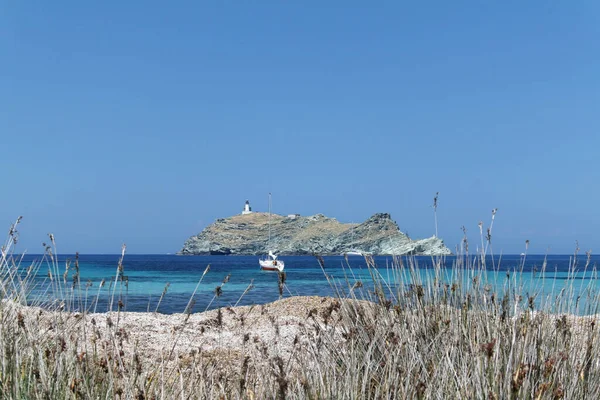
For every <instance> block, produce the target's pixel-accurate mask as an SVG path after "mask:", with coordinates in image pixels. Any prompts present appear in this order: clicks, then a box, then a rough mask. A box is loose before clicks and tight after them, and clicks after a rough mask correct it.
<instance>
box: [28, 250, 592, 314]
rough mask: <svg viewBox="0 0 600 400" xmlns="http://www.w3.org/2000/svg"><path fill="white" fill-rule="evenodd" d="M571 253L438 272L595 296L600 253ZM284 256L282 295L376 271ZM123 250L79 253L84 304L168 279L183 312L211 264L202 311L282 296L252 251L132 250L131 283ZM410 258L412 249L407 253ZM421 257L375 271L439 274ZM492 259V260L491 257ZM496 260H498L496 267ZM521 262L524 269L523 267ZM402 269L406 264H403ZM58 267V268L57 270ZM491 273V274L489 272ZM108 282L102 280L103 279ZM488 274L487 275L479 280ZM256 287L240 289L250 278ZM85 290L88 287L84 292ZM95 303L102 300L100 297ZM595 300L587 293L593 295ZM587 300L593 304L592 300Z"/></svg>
mask: <svg viewBox="0 0 600 400" xmlns="http://www.w3.org/2000/svg"><path fill="white" fill-rule="evenodd" d="M571 257H572V256H568V255H566V256H548V257H547V266H546V270H545V271H544V272H542V266H543V262H544V257H543V256H528V257H527V258H526V259H525V260H523V258H522V257H521V256H518V255H516V256H503V257H502V260H501V262H500V265H499V266H498V263H499V261H500V260H499V259H498V258H496V259H494V260H492V259H491V258H490V257H488V258H487V260H486V265H487V266H488V269H487V270H486V271H484V272H481V271H478V270H475V271H473V270H468V269H461V268H452V266H453V263H455V262H456V258H455V257H446V259H445V264H444V265H445V266H446V268H444V269H442V270H441V271H440V272H439V275H440V276H439V278H440V279H439V282H441V284H444V283H445V284H448V285H451V284H452V283H457V282H458V283H460V284H461V286H463V288H467V287H469V286H470V285H473V284H482V285H483V284H488V285H490V288H489V289H490V290H493V291H502V290H504V291H506V290H510V291H513V292H515V293H518V294H520V295H522V296H534V295H535V298H536V304H538V305H539V304H541V302H542V301H545V302H548V301H549V300H551V299H553V298H555V296H556V295H557V294H558V293H560V291H561V290H562V289H565V288H567V289H569V290H572V291H573V296H572V297H573V298H575V299H576V297H577V296H579V295H581V298H589V293H590V292H589V291H590V290H591V291H592V292H594V293H595V291H596V290H597V286H598V279H597V277H596V275H595V273H594V270H593V269H594V267H595V265H596V263H597V262H598V261H600V257H595V256H594V257H592V258H591V259H590V264H589V267H588V269H587V271H586V270H584V267H585V264H586V260H585V259H584V258H583V257H582V258H581V259H580V260H579V261H578V263H577V265H576V268H575V270H574V271H571V272H569V265H572V263H571ZM73 258H74V256H59V258H58V263H57V265H58V268H59V273H60V275H61V279H62V274H63V273H64V271H65V265H66V260H67V259H71V260H72V261H73ZM282 259H283V260H284V261H285V264H286V285H285V288H284V293H283V295H284V297H289V296H297V295H319V296H331V295H334V294H335V293H334V290H333V289H332V287H331V285H330V283H329V282H328V280H327V279H326V276H325V274H327V276H329V277H330V279H332V280H333V281H335V282H336V283H338V284H339V285H340V287H342V288H344V287H345V288H346V291H347V288H348V284H346V283H345V282H349V284H350V285H352V284H354V282H355V281H361V282H363V283H364V284H365V289H367V290H368V289H369V284H370V283H372V279H371V272H370V271H369V269H368V268H367V264H366V261H365V260H364V259H363V258H362V257H349V258H348V261H346V259H344V257H324V258H323V261H324V268H323V269H322V268H321V266H320V265H319V262H318V260H317V259H316V258H315V257H306V256H302V257H282ZM36 260H37V261H38V262H39V261H43V260H42V256H32V255H28V256H26V257H25V258H24V259H23V261H22V262H21V268H20V269H21V270H22V271H24V270H25V269H26V267H28V266H29V265H31V263H32V262H34V261H36ZM118 260H119V255H81V256H80V258H79V265H80V281H81V286H82V289H81V292H77V293H80V295H81V296H80V297H81V298H82V299H83V300H82V303H81V305H79V306H81V307H85V306H86V301H87V307H88V308H90V307H91V308H96V310H97V311H106V310H107V309H108V307H109V303H110V298H111V295H112V293H113V291H114V292H115V297H114V298H115V300H114V301H115V307H113V308H116V301H117V300H116V299H118V298H120V299H121V300H122V302H123V308H124V309H125V310H127V311H148V310H149V311H154V310H156V309H157V306H158V304H159V299H160V297H161V294H162V293H163V291H164V289H165V285H166V284H167V283H168V284H169V287H168V289H167V292H166V294H165V295H164V298H163V300H162V301H161V302H160V307H159V308H158V311H160V312H163V313H176V312H183V311H184V310H185V309H186V305H187V304H188V301H189V300H190V298H191V295H192V293H193V292H194V290H195V288H196V285H197V283H198V281H199V280H200V279H201V277H202V274H203V272H204V270H205V268H206V267H207V266H208V265H210V271H209V272H208V273H207V274H206V275H205V277H204V279H203V281H202V283H201V284H200V285H199V286H198V290H197V292H196V296H195V297H194V300H195V303H194V305H193V308H192V310H193V312H199V311H204V310H205V309H206V308H207V307H208V306H209V304H210V308H214V307H218V306H231V305H235V304H236V303H238V304H240V305H248V304H263V303H267V302H271V301H274V300H277V299H279V296H280V294H279V285H278V279H279V277H278V274H277V273H273V272H266V271H261V270H260V269H259V267H258V257H254V256H186V257H181V256H173V255H126V256H125V259H124V262H123V266H124V270H123V276H124V277H126V280H127V282H128V283H127V285H124V284H123V283H122V282H118V284H117V285H114V280H115V275H116V270H117V265H118ZM401 260H402V261H403V263H404V264H405V265H408V259H407V258H406V257H403V258H401ZM414 260H416V262H417V265H418V270H417V272H416V275H411V274H410V273H409V271H408V270H407V269H400V270H398V269H395V268H392V261H393V260H392V258H391V257H375V258H374V261H375V262H376V264H377V272H378V274H380V276H381V277H382V279H383V281H384V282H386V283H387V284H389V289H390V292H391V293H394V291H395V290H397V288H398V287H399V285H405V286H406V285H410V284H412V283H418V282H417V281H418V280H422V281H423V282H425V281H427V280H431V279H434V278H435V269H434V268H433V265H434V260H433V259H432V258H431V257H415V258H414ZM492 261H493V262H492ZM492 265H494V266H495V268H494V267H492ZM48 269H49V263H47V262H42V263H41V265H40V267H39V270H38V272H37V277H36V282H37V284H38V286H37V287H36V288H35V290H34V292H33V293H32V298H37V299H40V298H42V299H47V300H49V299H51V298H52V297H53V296H54V295H55V293H57V290H56V289H54V290H53V289H52V287H51V286H49V280H48ZM521 269H522V272H521ZM399 271H400V272H399ZM73 272H74V268H73V264H72V266H71V270H70V272H69V277H68V280H67V282H68V285H67V286H68V288H69V289H70V288H71V281H72V275H73ZM517 272H518V273H517ZM53 275H56V273H54V274H53ZM228 275H229V276H230V277H229V280H228V282H227V283H226V284H224V285H222V295H221V296H220V297H218V298H215V296H214V292H215V288H216V287H217V286H219V285H221V284H222V282H223V280H224V279H225V278H226V277H227V276H228ZM483 275H485V276H483ZM103 279H104V280H105V284H104V286H103V287H100V283H101V282H102V280H103ZM481 282H484V283H481ZM250 284H252V285H253V287H252V288H251V289H250V290H248V291H247V293H246V294H244V295H243V296H242V294H243V293H244V291H245V290H246V289H248V287H249V285H250ZM86 293H87V295H86ZM96 303H97V304H96ZM588 303H589V300H588ZM587 305H588V306H589V305H590V304H587Z"/></svg>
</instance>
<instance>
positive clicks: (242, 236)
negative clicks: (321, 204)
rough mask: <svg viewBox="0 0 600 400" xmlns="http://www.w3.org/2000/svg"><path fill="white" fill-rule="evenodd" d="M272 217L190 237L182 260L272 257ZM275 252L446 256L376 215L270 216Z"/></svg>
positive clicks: (441, 248)
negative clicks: (358, 218)
mask: <svg viewBox="0 0 600 400" xmlns="http://www.w3.org/2000/svg"><path fill="white" fill-rule="evenodd" d="M268 237H269V214H268V213H261V212H246V213H243V214H241V215H235V216H232V217H229V218H222V219H218V220H217V221H216V222H215V223H213V224H211V225H210V226H208V227H206V228H205V229H204V230H203V231H202V232H200V233H199V234H198V235H195V236H192V237H190V238H189V239H188V240H187V241H186V242H185V243H184V245H183V248H182V249H181V250H180V251H179V253H178V254H180V255H262V254H265V253H266V252H267V243H268ZM271 248H272V249H274V250H276V252H277V254H280V255H312V254H319V255H341V254H344V253H347V252H349V251H360V252H362V253H364V254H370V255H403V254H414V255H447V254H451V251H450V249H448V248H447V247H446V246H445V245H444V242H443V240H441V239H440V238H438V237H435V236H432V237H430V238H427V239H421V240H413V239H411V238H409V237H408V235H406V234H405V233H402V232H400V229H399V228H398V224H396V222H395V221H393V220H392V218H391V216H390V214H387V213H379V214H375V215H373V216H372V217H371V218H369V219H367V220H366V221H365V222H363V223H362V224H349V223H341V222H339V221H338V220H336V219H335V218H329V217H326V216H325V215H323V214H317V215H312V216H307V217H302V216H299V215H295V214H292V215H289V216H283V215H277V214H272V215H271Z"/></svg>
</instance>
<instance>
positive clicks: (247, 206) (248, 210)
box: [242, 200, 252, 215]
mask: <svg viewBox="0 0 600 400" xmlns="http://www.w3.org/2000/svg"><path fill="white" fill-rule="evenodd" d="M246 214H252V207H250V202H249V201H248V200H246V204H244V211H242V215H246Z"/></svg>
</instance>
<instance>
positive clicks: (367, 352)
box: [0, 210, 600, 399]
mask: <svg viewBox="0 0 600 400" xmlns="http://www.w3.org/2000/svg"><path fill="white" fill-rule="evenodd" d="M495 215H496V210H494V211H493V214H492V220H491V223H490V227H489V228H485V229H484V228H483V226H481V227H480V231H479V232H480V239H481V248H478V250H477V251H476V252H475V253H474V254H473V253H469V241H468V239H467V236H466V230H465V237H464V240H463V242H462V243H461V245H460V248H459V249H457V256H456V257H454V258H452V259H448V258H446V257H432V258H431V262H430V263H429V262H428V266H429V268H422V267H423V266H422V265H419V263H420V262H421V263H422V262H423V261H422V259H419V258H416V257H411V256H407V257H396V258H394V259H391V260H390V262H389V264H387V265H385V266H382V265H377V264H376V263H375V260H374V259H373V258H371V257H367V258H365V264H366V267H367V268H368V271H369V273H370V274H369V275H370V278H369V279H358V278H357V277H356V275H355V274H354V271H352V268H351V267H350V265H349V263H346V264H344V265H343V266H342V267H341V268H336V269H331V268H329V266H326V265H325V263H324V261H323V259H322V258H317V261H315V262H319V264H320V265H321V267H322V269H323V272H324V275H325V278H326V279H328V281H329V283H330V285H331V286H332V288H333V289H334V291H335V293H336V296H335V298H333V299H328V298H323V299H322V300H318V301H317V300H314V299H313V302H314V301H316V303H314V304H316V305H315V306H314V307H312V306H311V308H310V309H307V310H306V312H304V313H303V314H300V313H297V314H295V315H294V316H293V317H292V316H289V315H285V314H284V313H280V314H274V313H272V312H271V311H270V310H271V309H272V307H271V306H272V305H267V306H256V307H233V308H230V307H220V308H219V309H218V310H212V311H206V312H205V313H203V314H202V315H204V314H205V315H206V316H207V317H206V318H205V319H195V316H194V315H193V314H192V313H191V309H192V307H193V305H194V304H195V295H192V297H191V298H190V301H189V303H188V305H187V307H186V309H185V310H183V314H181V315H177V316H173V317H172V319H170V320H168V321H171V325H169V329H170V336H169V337H170V341H169V342H168V343H162V347H160V348H157V350H156V351H154V352H152V351H150V352H148V351H147V350H148V349H147V347H148V346H151V344H150V343H148V342H141V341H140V339H139V338H140V335H139V332H138V331H137V330H141V329H143V328H141V327H139V328H137V329H135V328H132V326H131V324H129V323H128V321H129V318H130V317H131V314H132V313H125V312H124V309H125V307H126V302H127V296H126V293H127V280H126V277H125V275H124V270H125V265H126V257H125V253H124V251H125V248H123V252H122V256H121V258H120V261H119V263H118V266H117V271H116V276H115V278H114V279H111V284H110V286H111V287H110V288H109V291H108V293H109V296H110V297H109V307H108V311H107V312H106V313H101V314H98V313H95V310H96V308H97V304H98V297H99V290H100V288H99V289H98V294H95V295H92V296H93V297H95V299H94V300H92V301H90V302H89V303H87V293H88V290H89V288H90V287H91V283H83V285H84V287H82V283H81V280H80V278H79V271H78V259H77V258H76V259H75V260H73V261H69V262H68V263H66V264H65V266H64V273H63V274H60V273H59V272H60V269H61V268H62V266H61V265H59V262H58V258H57V257H56V241H55V238H54V237H53V236H52V237H51V240H50V242H51V246H49V247H50V248H49V250H48V251H47V252H46V254H45V256H44V257H42V259H41V260H40V261H39V262H35V263H33V264H32V265H23V263H22V257H21V256H19V255H18V254H15V253H14V244H15V243H16V242H17V241H18V231H17V227H18V222H19V221H20V220H18V221H17V223H16V224H14V225H13V226H12V227H11V229H10V230H9V235H8V239H7V241H6V242H5V245H4V247H3V248H2V256H1V258H0V271H1V272H0V295H1V302H0V319H1V324H0V396H1V397H2V398H6V399H22V398H65V399H79V398H81V399H84V398H85V399H87V398H120V399H171V398H173V399H179V398H180V399H188V398H211V399H212V398H226V399H266V398H278V399H320V398H366V399H379V398H415V399H429V398H432V399H433V398H436V399H437V398H487V399H525V398H527V399H529V398H535V399H558V398H568V399H575V398H600V344H599V339H600V338H599V337H598V327H597V314H598V304H600V303H599V302H598V300H599V299H598V293H597V292H596V288H595V286H594V285H593V284H591V283H589V281H588V282H584V281H577V280H575V279H570V280H569V281H568V283H567V285H566V286H565V287H564V288H560V289H558V286H557V285H556V282H555V281H553V280H551V279H541V280H540V283H532V281H526V280H524V279H523V271H522V269H523V266H524V262H525V257H526V255H524V256H523V257H522V259H521V261H520V263H519V264H518V265H516V266H515V267H514V268H511V269H508V268H505V267H504V265H502V257H500V258H492V260H494V261H493V263H491V265H489V264H490V263H489V262H488V260H489V257H488V254H487V251H488V250H489V251H490V252H491V251H492V228H493V222H494V217H495ZM478 247H479V246H478ZM528 247H529V243H525V253H524V254H527V249H528ZM46 266H47V267H48V271H49V274H48V277H47V278H46V280H44V281H41V282H40V281H39V280H38V281H36V280H35V279H34V277H35V276H36V274H37V273H38V272H39V271H40V270H41V269H42V268H44V267H46ZM207 273H209V268H208V267H207V268H206V269H205V270H204V272H203V273H202V274H201V276H199V280H198V285H197V286H196V289H195V291H194V293H195V292H196V290H198V288H199V287H200V286H201V285H202V284H203V283H202V282H203V278H204V276H205V275H206V274H207ZM547 273H548V271H547V263H546V262H544V263H543V265H542V266H541V267H540V269H539V270H538V271H536V274H539V275H540V276H543V275H544V274H547ZM578 273H585V274H591V275H592V276H596V271H595V265H593V264H592V263H591V253H590V252H587V253H586V257H581V256H580V255H579V249H578V248H577V249H576V250H575V252H574V254H573V256H572V258H571V262H570V267H569V272H568V275H569V276H568V277H575V276H576V274H578ZM228 281H229V276H227V277H225V278H224V279H223V281H222V284H221V285H219V286H218V287H217V288H216V289H215V293H214V296H213V298H212V300H211V302H213V301H214V302H215V303H218V302H219V299H220V297H221V294H222V292H223V291H224V290H227V286H226V283H227V282H228ZM288 284H289V282H286V279H285V275H280V276H279V278H278V287H277V289H275V288H274V289H273V290H278V293H279V295H280V296H282V297H283V289H284V287H287V285H288ZM36 285H45V288H47V290H41V291H40V290H36V291H35V292H34V291H33V289H34V288H36V289H39V287H35V286H36ZM251 289H252V284H251V283H250V284H249V286H248V288H247V289H246V290H245V291H244V293H242V294H241V296H240V299H241V297H242V296H244V295H245V294H246V293H247V291H249V290H251ZM33 293H36V294H35V295H33ZM40 293H42V294H41V295H40ZM164 294H166V289H165V293H164ZM164 294H163V296H161V300H160V301H162V298H163V297H164ZM294 300H298V302H300V301H301V300H302V299H300V298H298V299H293V298H292V299H287V300H286V299H284V300H282V301H280V302H278V303H282V304H283V303H284V302H290V301H291V302H293V301H294ZM160 301H159V305H160ZM238 301H239V300H238ZM311 304H312V303H311ZM219 305H220V304H219ZM158 308H159V306H157V307H156V310H155V312H154V313H145V315H146V316H147V317H148V318H149V319H150V320H152V319H154V321H156V322H155V325H153V326H152V328H153V329H163V328H165V329H166V327H165V326H162V325H161V324H164V323H165V321H167V320H166V319H160V318H161V315H160V314H158V313H157V311H158ZM261 319H262V320H264V321H268V322H267V325H268V326H269V330H268V332H267V331H265V332H262V331H261V332H258V331H257V330H256V327H255V325H253V324H255V323H256V321H258V320H261ZM292 323H293V326H292ZM292 328H293V329H292ZM144 329H149V328H148V327H147V328H144ZM210 332H212V333H213V334H216V335H218V340H217V341H216V342H215V343H217V344H218V345H219V346H220V347H219V348H213V347H211V346H209V345H208V344H207V343H209V342H208V341H207V338H206V336H207V335H208V333H210ZM184 337H185V338H186V339H185V340H184ZM189 338H192V339H193V340H192V342H193V343H194V344H195V345H186V346H187V347H185V346H183V344H182V343H183V342H186V341H189ZM235 343H237V344H235ZM219 349H221V350H219ZM223 349H225V350H223ZM148 354H150V355H151V356H148Z"/></svg>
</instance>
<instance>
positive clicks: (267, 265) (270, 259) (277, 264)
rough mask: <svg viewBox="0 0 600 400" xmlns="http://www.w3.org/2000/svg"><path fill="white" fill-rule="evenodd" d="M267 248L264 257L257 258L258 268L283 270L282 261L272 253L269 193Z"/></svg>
mask: <svg viewBox="0 0 600 400" xmlns="http://www.w3.org/2000/svg"><path fill="white" fill-rule="evenodd" d="M267 250H268V253H267V255H266V256H265V257H264V258H262V259H260V260H258V263H259V264H260V269H262V270H265V271H278V272H281V271H283V268H285V264H284V262H283V261H281V260H278V259H277V256H276V255H275V254H273V251H272V249H271V193H269V241H268V242H267Z"/></svg>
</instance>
